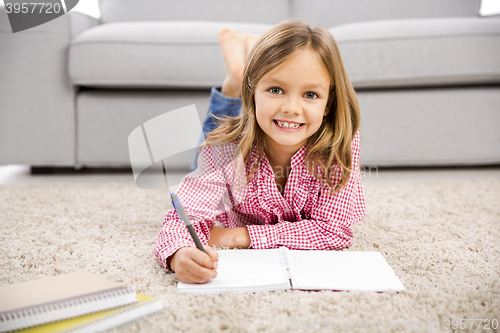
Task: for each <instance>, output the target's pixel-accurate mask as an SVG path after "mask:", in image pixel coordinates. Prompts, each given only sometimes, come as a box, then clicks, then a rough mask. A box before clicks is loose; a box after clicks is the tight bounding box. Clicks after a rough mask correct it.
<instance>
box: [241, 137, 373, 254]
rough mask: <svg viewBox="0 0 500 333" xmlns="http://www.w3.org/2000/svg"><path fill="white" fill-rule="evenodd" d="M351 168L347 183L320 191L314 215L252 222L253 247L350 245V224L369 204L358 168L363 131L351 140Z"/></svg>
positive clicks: (361, 215) (356, 219) (250, 232)
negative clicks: (270, 223)
mask: <svg viewBox="0 0 500 333" xmlns="http://www.w3.org/2000/svg"><path fill="white" fill-rule="evenodd" d="M351 153H352V170H353V171H352V172H351V174H350V177H349V180H348V182H347V184H346V185H345V187H343V188H342V189H341V190H340V191H338V192H336V193H333V194H330V193H328V191H329V189H328V187H327V186H322V187H321V189H320V191H319V198H318V201H317V205H316V206H315V207H313V208H312V213H311V219H308V220H305V219H303V220H300V221H296V222H288V221H284V222H280V223H277V224H274V225H249V226H247V229H248V232H249V234H250V239H251V243H250V247H251V248H254V249H266V248H277V247H279V246H286V247H288V248H290V249H306V250H333V249H341V248H343V247H346V246H349V245H350V244H351V242H352V238H353V234H352V230H351V225H352V224H353V223H355V222H358V221H360V220H361V219H363V218H364V216H365V212H366V208H365V201H364V194H363V188H362V185H361V172H360V168H359V153H360V131H359V130H358V132H357V133H356V135H355V137H354V139H353V141H352V143H351Z"/></svg>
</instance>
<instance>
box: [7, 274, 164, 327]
mask: <svg viewBox="0 0 500 333" xmlns="http://www.w3.org/2000/svg"><path fill="white" fill-rule="evenodd" d="M162 308H163V305H162V303H161V302H160V300H158V299H156V298H153V297H150V296H146V295H141V294H136V293H135V291H134V290H132V289H129V288H126V287H123V286H121V285H119V284H117V283H114V282H111V281H108V280H106V279H104V278H103V277H100V276H98V275H95V274H92V273H89V272H86V271H78V272H74V273H69V274H61V275H57V276H53V277H49V278H43V279H39V280H33V281H28V282H22V283H18V284H12V285H4V286H0V332H10V331H15V330H22V331H21V332H100V331H103V330H106V329H109V328H112V327H115V326H119V325H122V324H125V323H127V322H130V321H133V320H135V319H138V318H140V317H143V316H146V315H148V314H151V313H154V312H157V311H159V310H161V309H162Z"/></svg>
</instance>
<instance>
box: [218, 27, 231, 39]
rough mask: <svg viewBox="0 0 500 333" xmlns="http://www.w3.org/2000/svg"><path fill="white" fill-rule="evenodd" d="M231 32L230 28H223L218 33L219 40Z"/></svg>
mask: <svg viewBox="0 0 500 333" xmlns="http://www.w3.org/2000/svg"><path fill="white" fill-rule="evenodd" d="M229 31H231V30H229V28H221V29H220V30H219V32H218V33H217V38H219V39H221V38H222V37H223V36H224V35H225V34H227V33H228V32H229Z"/></svg>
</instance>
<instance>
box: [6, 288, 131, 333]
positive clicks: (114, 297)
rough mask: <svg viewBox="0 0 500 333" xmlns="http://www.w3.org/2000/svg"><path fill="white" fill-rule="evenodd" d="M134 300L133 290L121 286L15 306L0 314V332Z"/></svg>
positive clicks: (95, 310) (104, 308) (78, 314)
mask: <svg viewBox="0 0 500 333" xmlns="http://www.w3.org/2000/svg"><path fill="white" fill-rule="evenodd" d="M135 301H136V296H135V291H134V290H132V289H130V288H125V287H120V288H117V289H115V290H112V291H107V292H102V293H95V294H91V295H87V296H83V297H78V298H71V299H66V300H60V301H55V302H51V303H46V304H40V305H37V306H33V307H30V308H23V309H18V310H14V311H11V312H9V313H2V314H1V315H0V332H9V331H14V330H18V329H21V328H27V327H31V326H36V325H40V324H44V323H48V322H53V321H57V320H61V319H66V318H71V317H76V316H80V315H83V314H87V313H92V312H97V311H102V310H106V309H109V308H113V307H117V306H120V305H125V304H130V303H133V302H135Z"/></svg>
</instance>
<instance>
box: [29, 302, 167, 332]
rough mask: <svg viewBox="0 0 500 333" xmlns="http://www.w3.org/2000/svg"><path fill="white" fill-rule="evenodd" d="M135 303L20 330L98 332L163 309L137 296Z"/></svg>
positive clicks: (159, 305) (161, 306) (160, 305)
mask: <svg viewBox="0 0 500 333" xmlns="http://www.w3.org/2000/svg"><path fill="white" fill-rule="evenodd" d="M136 296H137V303H133V304H129V305H124V306H120V307H118V308H114V309H111V310H106V311H101V312H97V313H93V314H88V315H84V316H80V317H76V318H72V319H67V320H62V321H58V322H55V323H51V324H45V325H41V326H36V327H32V328H28V329H25V330H22V331H20V332H22V333H60V332H61V333H62V332H74V333H76V332H79V333H80V332H100V331H104V330H107V329H110V328H112V327H115V326H119V325H122V324H126V323H128V322H131V321H133V320H136V319H138V318H141V317H144V316H147V315H149V314H151V313H154V312H157V311H160V310H161V309H163V305H162V304H161V301H160V300H158V299H156V298H154V297H151V296H146V295H141V294H137V295H136Z"/></svg>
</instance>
